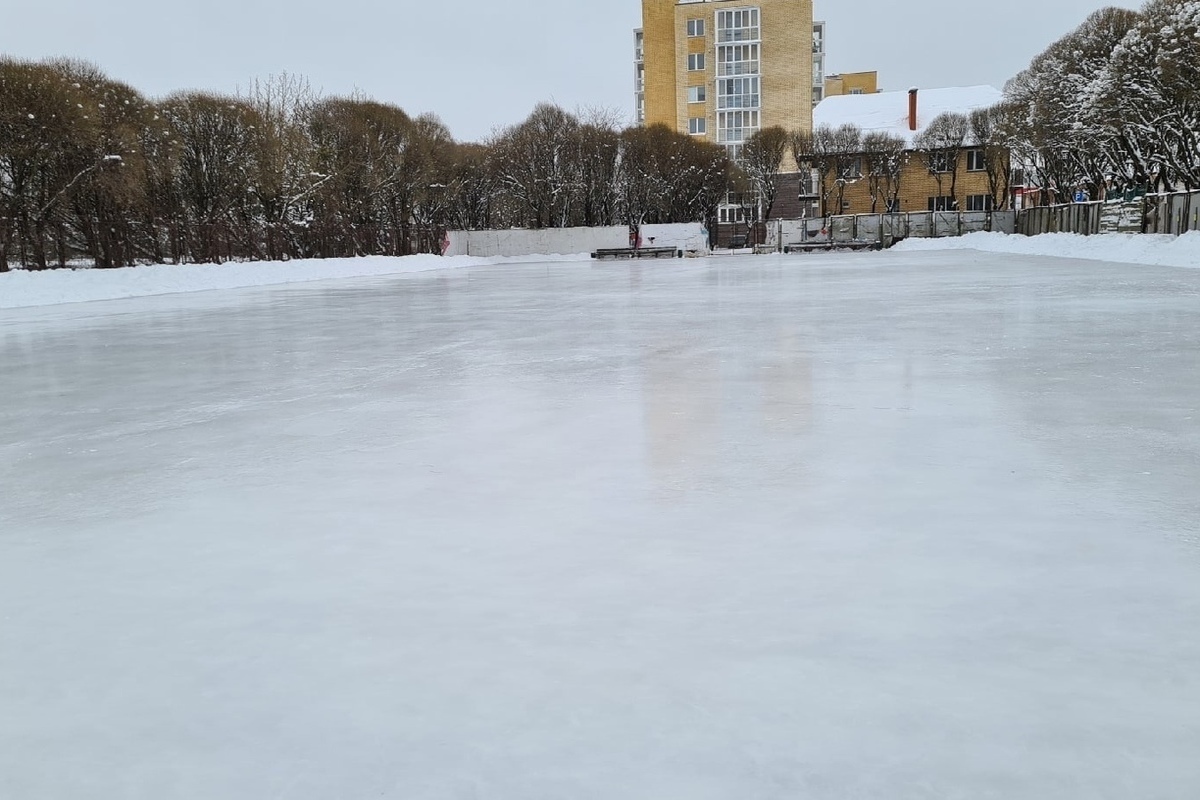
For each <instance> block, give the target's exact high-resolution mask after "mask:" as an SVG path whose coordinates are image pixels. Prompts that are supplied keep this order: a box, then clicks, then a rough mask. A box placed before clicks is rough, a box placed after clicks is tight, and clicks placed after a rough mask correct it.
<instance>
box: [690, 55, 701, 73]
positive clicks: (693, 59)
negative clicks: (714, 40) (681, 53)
mask: <svg viewBox="0 0 1200 800" xmlns="http://www.w3.org/2000/svg"><path fill="white" fill-rule="evenodd" d="M703 70H704V53H690V54H688V71H689V72H702V71H703Z"/></svg>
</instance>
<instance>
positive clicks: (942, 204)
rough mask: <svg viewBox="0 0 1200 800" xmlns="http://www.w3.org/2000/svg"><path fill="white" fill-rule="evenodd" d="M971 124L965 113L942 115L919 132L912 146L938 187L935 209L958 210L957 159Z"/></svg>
mask: <svg viewBox="0 0 1200 800" xmlns="http://www.w3.org/2000/svg"><path fill="white" fill-rule="evenodd" d="M968 128H969V123H968V122H967V118H966V116H964V115H963V114H953V113H946V114H939V115H938V116H937V117H935V118H934V120H933V122H931V123H929V126H928V127H926V128H925V130H923V131H921V132H920V133H918V134H917V136H916V138H915V139H914V140H913V145H914V147H915V148H916V150H917V152H918V153H920V157H921V159H922V161H923V162H924V164H925V168H926V169H928V170H929V174H930V175H932V176H933V179H934V181H935V182H936V183H937V187H938V199H937V201H936V204H935V207H934V208H933V209H932V210H934V211H955V210H957V209H958V207H959V203H958V194H957V192H958V172H959V169H958V162H959V158H960V156H961V154H962V151H963V146H964V144H965V143H966V139H967V131H968Z"/></svg>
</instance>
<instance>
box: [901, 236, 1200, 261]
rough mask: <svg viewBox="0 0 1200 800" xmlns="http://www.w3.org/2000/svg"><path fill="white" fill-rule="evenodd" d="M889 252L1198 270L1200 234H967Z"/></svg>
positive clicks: (905, 244)
mask: <svg viewBox="0 0 1200 800" xmlns="http://www.w3.org/2000/svg"><path fill="white" fill-rule="evenodd" d="M892 249H893V250H897V251H901V252H920V251H928V250H982V251H985V252H988V253H1014V254H1018V255H1025V256H1054V257H1058V258H1082V259H1090V260H1093V261H1115V262H1119V263H1122V264H1150V265H1154V266H1163V267H1200V231H1198V232H1192V233H1186V234H1184V235H1183V236H1159V235H1152V234H1137V233H1106V234H1102V235H1100V236H1080V235H1079V234H1076V233H1047V234H1043V235H1041V236H1019V235H1018V236H1010V235H1008V234H1004V233H969V234H967V235H966V236H960V237H958V238H953V239H906V240H905V241H903V242H899V243H898V244H896V246H895V247H893V248H892Z"/></svg>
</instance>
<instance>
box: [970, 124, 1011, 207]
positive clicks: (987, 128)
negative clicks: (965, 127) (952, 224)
mask: <svg viewBox="0 0 1200 800" xmlns="http://www.w3.org/2000/svg"><path fill="white" fill-rule="evenodd" d="M1007 116H1008V115H1007V113H1006V111H1005V109H1004V108H1003V107H1001V106H992V107H991V108H979V109H976V110H974V111H972V112H971V114H970V116H969V118H968V119H969V123H970V129H971V133H970V141H971V144H972V145H974V146H975V147H977V148H979V150H980V151H981V152H982V153H983V168H984V172H985V174H986V175H987V182H988V194H989V195H990V196H991V198H992V208H994V209H1004V208H1007V207H1008V193H1009V188H1010V187H1009V183H1010V180H1011V175H1012V150H1011V145H1010V138H1009V134H1008V132H1007V130H1006V125H1007V122H1006V120H1007Z"/></svg>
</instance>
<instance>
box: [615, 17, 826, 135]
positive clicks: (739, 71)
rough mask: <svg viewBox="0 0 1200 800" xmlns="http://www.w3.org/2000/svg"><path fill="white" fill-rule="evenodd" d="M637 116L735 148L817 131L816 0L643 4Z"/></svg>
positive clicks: (647, 123) (638, 48) (637, 74)
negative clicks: (768, 135)
mask: <svg viewBox="0 0 1200 800" xmlns="http://www.w3.org/2000/svg"><path fill="white" fill-rule="evenodd" d="M635 36H636V49H637V64H636V65H635V70H636V81H637V92H638V95H637V96H638V118H639V121H641V122H642V123H644V124H646V125H656V124H662V125H666V126H668V127H670V128H672V129H674V130H677V131H680V132H682V133H687V134H690V135H692V136H696V137H699V138H702V139H704V140H705V141H709V142H714V143H716V144H721V145H724V146H726V147H729V148H730V149H731V150H732V151H733V154H734V155H735V156H736V154H737V151H738V149H739V148H740V145H741V143H742V142H744V141H745V140H746V139H747V138H748V137H749V136H750V135H751V134H753V133H754V132H755V131H757V130H759V129H761V128H765V127H770V126H775V125H778V126H780V127H783V128H785V129H786V130H789V131H807V130H811V129H812V102H813V82H814V81H813V69H814V65H813V64H814V58H813V48H814V36H813V9H812V0H642V28H641V30H639V31H637V32H636V34H635Z"/></svg>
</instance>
